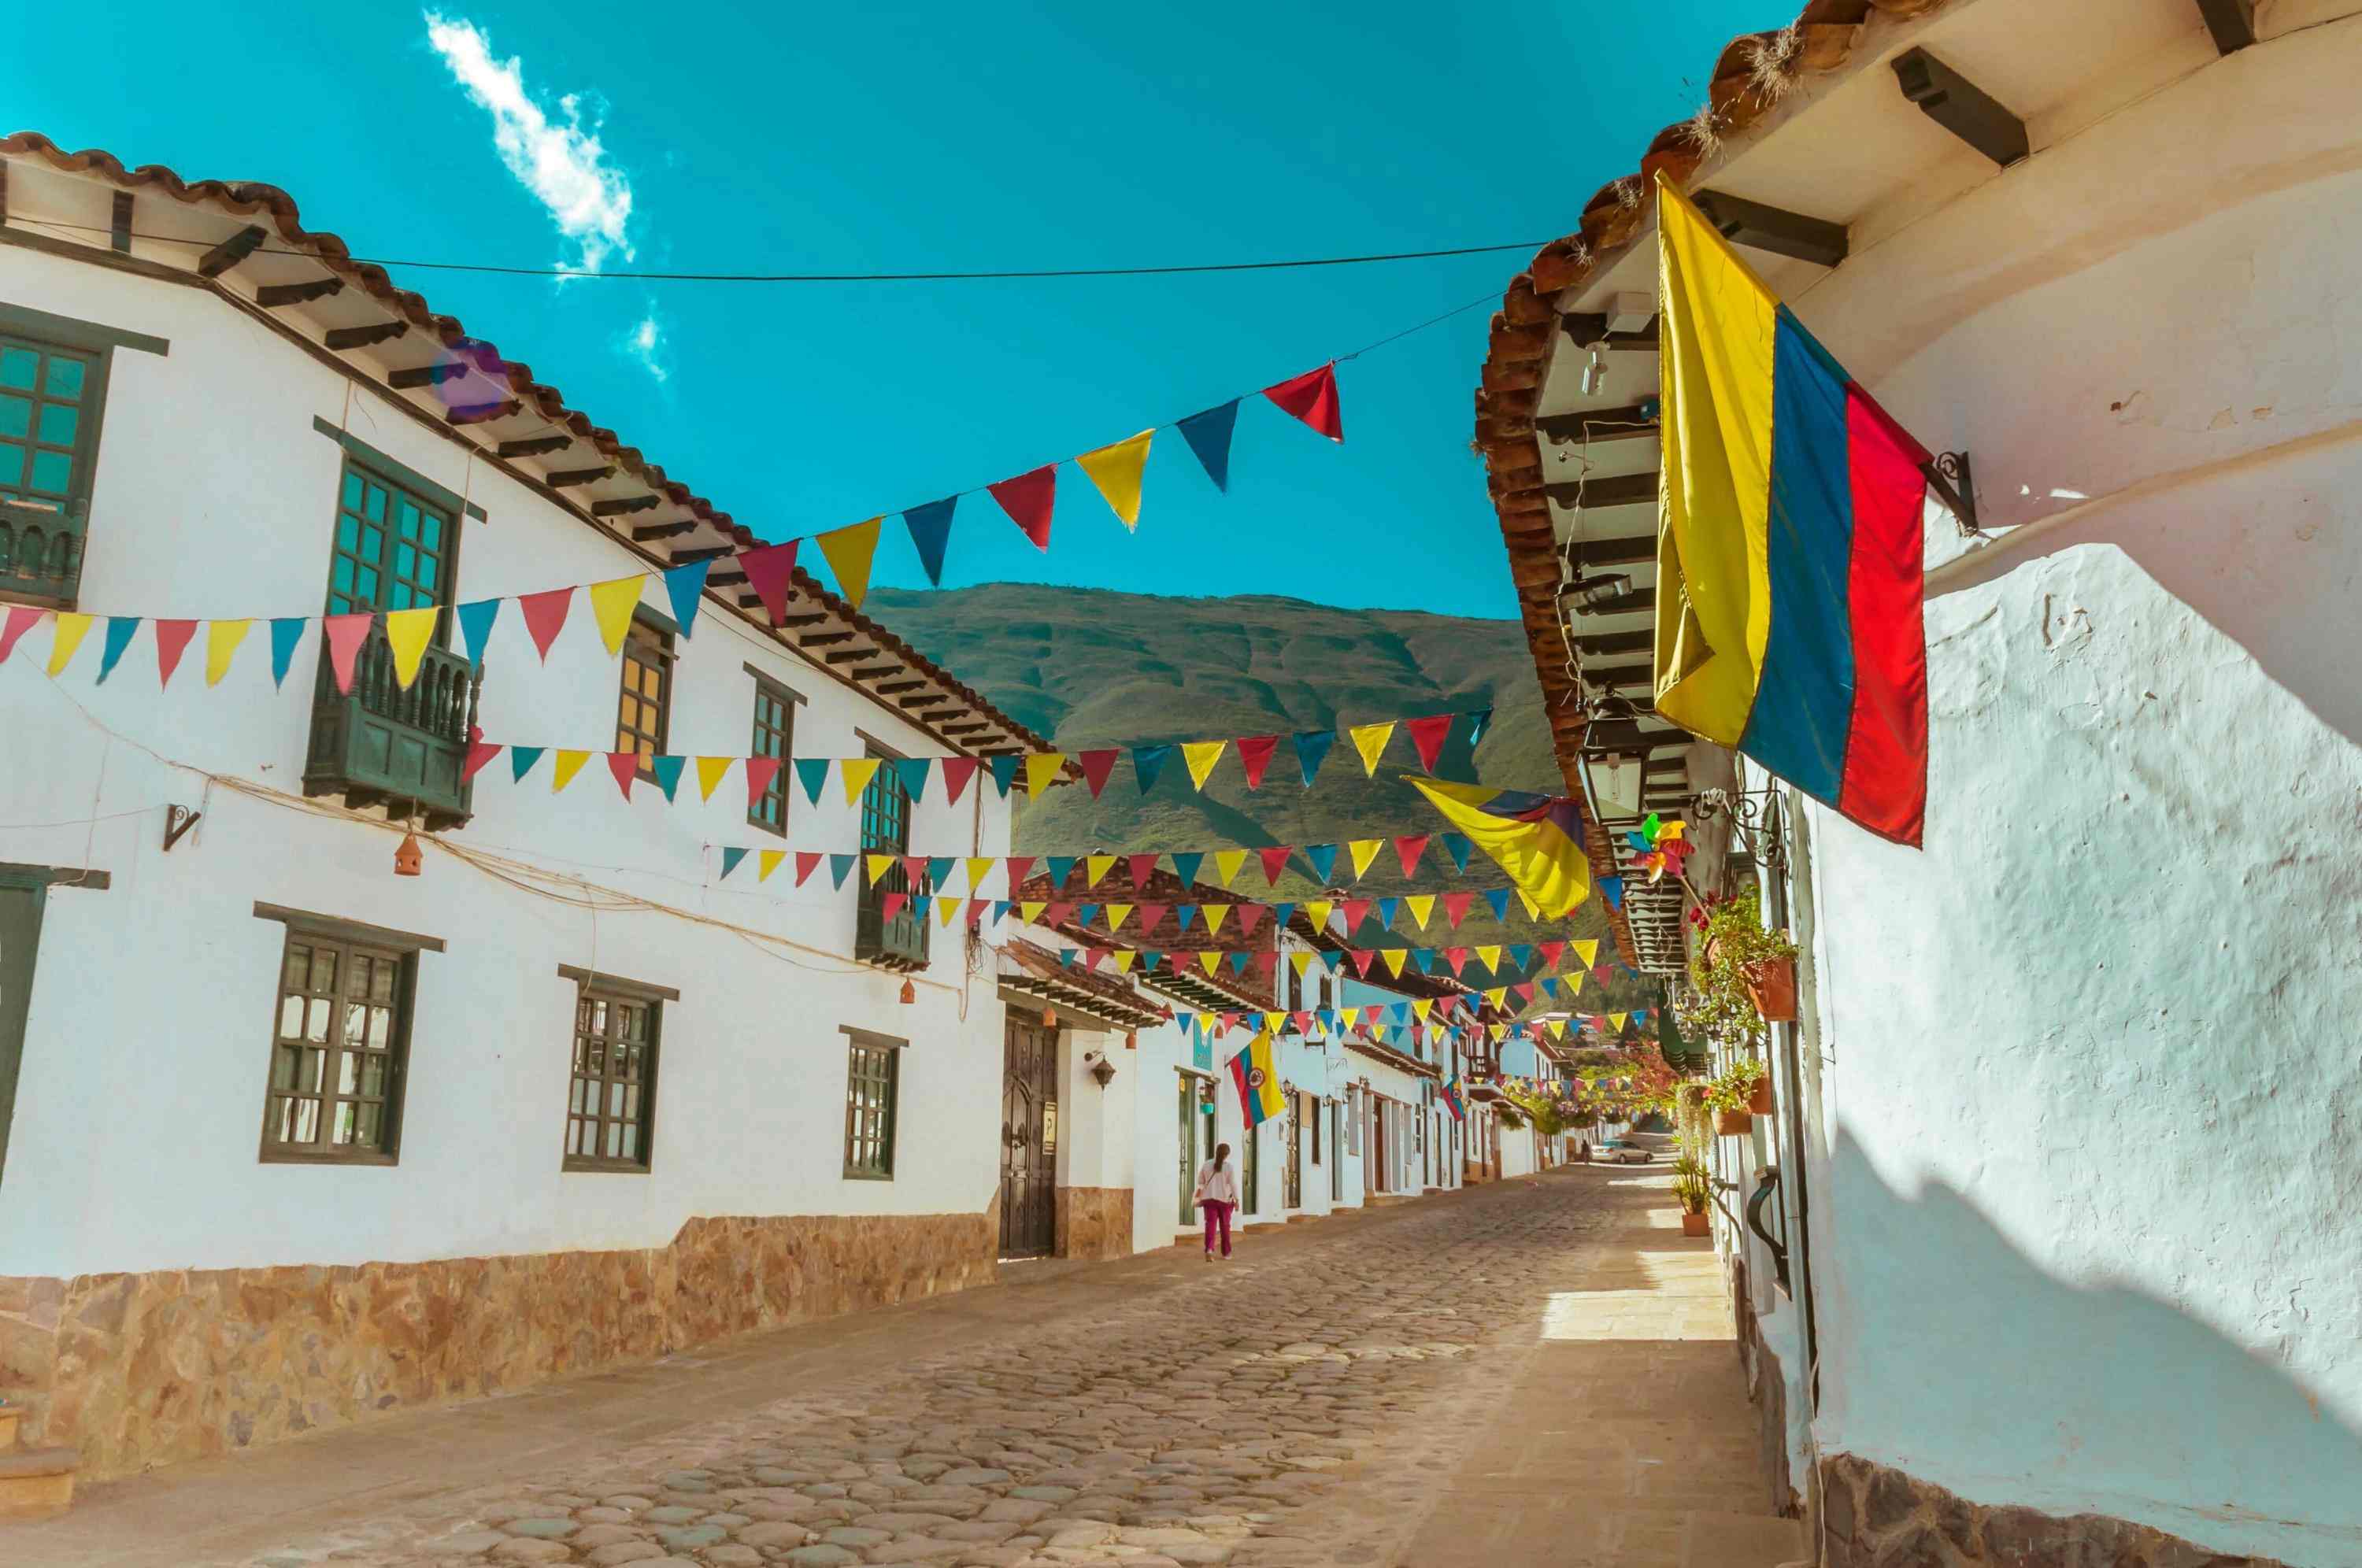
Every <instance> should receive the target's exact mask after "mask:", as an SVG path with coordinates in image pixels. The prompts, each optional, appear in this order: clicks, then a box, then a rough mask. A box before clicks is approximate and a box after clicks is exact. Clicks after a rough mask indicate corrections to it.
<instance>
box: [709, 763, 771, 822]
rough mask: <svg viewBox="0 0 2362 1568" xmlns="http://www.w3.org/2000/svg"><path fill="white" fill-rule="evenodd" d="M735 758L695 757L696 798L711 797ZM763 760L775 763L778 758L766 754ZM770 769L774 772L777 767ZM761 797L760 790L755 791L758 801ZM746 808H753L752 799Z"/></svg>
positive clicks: (761, 792)
mask: <svg viewBox="0 0 2362 1568" xmlns="http://www.w3.org/2000/svg"><path fill="white" fill-rule="evenodd" d="M737 760H738V759H737V758H736V757H734V756H701V757H699V758H698V759H697V798H698V799H699V800H701V801H711V800H712V799H713V791H714V790H718V789H720V788H721V787H722V780H723V777H724V776H725V775H726V774H728V773H729V771H730V765H731V764H732V763H734V762H735V761H737ZM763 760H764V761H765V762H768V763H772V764H775V765H776V764H777V763H778V760H779V759H778V757H776V756H767V757H765V758H763ZM772 771H773V772H774V773H776V772H778V767H776V766H774V767H773V768H772ZM762 798H763V791H762V790H756V791H755V800H756V801H759V800H761V799H762ZM747 809H748V810H749V811H751V810H753V809H754V801H748V802H747Z"/></svg>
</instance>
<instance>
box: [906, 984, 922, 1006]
mask: <svg viewBox="0 0 2362 1568" xmlns="http://www.w3.org/2000/svg"><path fill="white" fill-rule="evenodd" d="M918 999H919V988H918V987H916V986H914V985H912V984H911V982H910V980H909V979H908V978H905V979H904V980H903V982H902V1005H903V1006H904V1007H909V1006H910V1005H911V1003H912V1002H914V1001H917V1000H918Z"/></svg>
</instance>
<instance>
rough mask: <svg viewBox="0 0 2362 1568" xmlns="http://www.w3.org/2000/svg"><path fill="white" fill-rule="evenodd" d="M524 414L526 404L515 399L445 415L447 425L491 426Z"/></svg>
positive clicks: (479, 405) (456, 409)
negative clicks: (493, 422)
mask: <svg viewBox="0 0 2362 1568" xmlns="http://www.w3.org/2000/svg"><path fill="white" fill-rule="evenodd" d="M523 413H524V403H519V402H518V401H517V400H516V399H515V398H511V399H509V400H508V402H506V403H477V404H476V405H474V406H473V407H471V408H454V409H450V410H448V411H447V412H446V413H445V414H444V415H443V423H444V424H446V425H490V424H491V422H492V421H493V420H495V419H513V418H515V417H516V416H517V415H518V414H523Z"/></svg>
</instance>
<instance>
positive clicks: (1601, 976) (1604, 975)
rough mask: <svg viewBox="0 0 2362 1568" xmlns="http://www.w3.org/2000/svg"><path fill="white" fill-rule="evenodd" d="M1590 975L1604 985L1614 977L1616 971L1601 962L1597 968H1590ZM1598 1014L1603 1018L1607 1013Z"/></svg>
mask: <svg viewBox="0 0 2362 1568" xmlns="http://www.w3.org/2000/svg"><path fill="white" fill-rule="evenodd" d="M1591 977H1592V978H1593V979H1595V980H1597V981H1598V982H1599V983H1600V984H1601V985H1603V986H1604V985H1606V983H1607V982H1608V981H1610V980H1612V979H1614V978H1615V977H1616V971H1615V970H1613V969H1611V968H1609V967H1608V966H1606V965H1605V964H1602V965H1600V966H1598V967H1597V968H1595V969H1594V970H1592V971H1591ZM1600 1016H1601V1017H1602V1018H1605V1017H1606V1016H1607V1015H1606V1013H1602V1014H1600Z"/></svg>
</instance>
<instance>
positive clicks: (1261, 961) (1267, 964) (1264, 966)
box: [1254, 952, 1279, 975]
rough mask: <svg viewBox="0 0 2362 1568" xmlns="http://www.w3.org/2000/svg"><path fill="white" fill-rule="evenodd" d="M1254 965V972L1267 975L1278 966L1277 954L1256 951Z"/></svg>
mask: <svg viewBox="0 0 2362 1568" xmlns="http://www.w3.org/2000/svg"><path fill="white" fill-rule="evenodd" d="M1254 966H1255V973H1256V974H1258V975H1268V974H1270V973H1271V972H1272V971H1273V970H1274V969H1276V968H1278V967H1279V955H1278V954H1277V953H1274V952H1263V953H1258V954H1256V955H1254Z"/></svg>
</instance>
